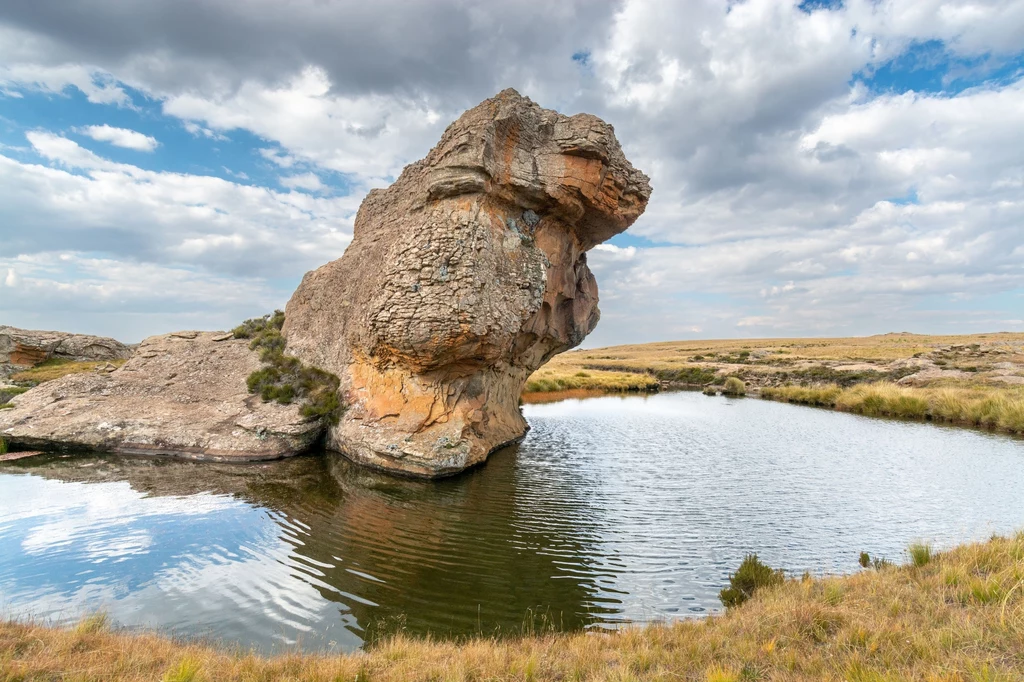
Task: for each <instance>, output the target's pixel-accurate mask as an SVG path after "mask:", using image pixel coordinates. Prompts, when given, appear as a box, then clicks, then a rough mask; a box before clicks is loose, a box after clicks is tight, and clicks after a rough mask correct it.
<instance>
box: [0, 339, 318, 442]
mask: <svg viewBox="0 0 1024 682" xmlns="http://www.w3.org/2000/svg"><path fill="white" fill-rule="evenodd" d="M259 367H260V361H259V358H258V356H257V355H256V353H254V352H253V351H251V350H250V349H249V344H248V342H247V341H244V340H236V339H233V338H231V335H230V334H223V333H216V332H215V333H209V332H206V333H203V332H194V331H189V332H177V333H174V334H166V335H163V336H154V337H150V338H148V339H146V340H145V341H143V342H142V343H141V344H140V345H139V348H138V350H137V351H136V352H135V353H134V354H133V355H132V357H131V359H129V360H128V362H126V363H125V364H124V365H123V366H122V367H120V368H118V369H116V370H113V371H103V372H99V373H87V374H73V375H69V376H65V377H63V378H61V379H57V380H54V381H50V382H47V383H45V384H41V385H39V386H37V387H36V388H33V389H32V390H31V391H28V392H27V393H24V394H22V395H19V396H16V397H14V398H13V399H12V400H11V403H12V404H13V405H14V407H13V408H12V409H5V410H0V436H2V437H4V438H5V439H6V440H7V441H8V442H9V443H10V444H11V445H13V446H16V447H29V448H43V449H63V450H74V449H89V450H100V451H104V452H119V453H131V454H154V455H177V456H181V457H189V458H193V459H212V460H218V461H224V460H236V461H239V460H241V461H248V460H261V459H276V458H279V457H285V456H288V455H294V454H297V453H299V452H302V451H303V450H305V449H306V448H308V447H309V445H310V444H311V443H312V441H313V440H315V439H316V438H317V436H318V435H319V434H320V432H321V426H320V424H319V423H318V422H311V421H309V420H307V419H303V418H302V417H301V416H300V415H299V410H298V407H297V406H295V405H279V404H277V403H264V402H263V401H261V400H260V398H259V396H254V395H250V394H249V392H248V390H247V388H246V384H245V380H246V377H248V376H249V374H250V373H251V372H253V371H254V370H256V369H259Z"/></svg>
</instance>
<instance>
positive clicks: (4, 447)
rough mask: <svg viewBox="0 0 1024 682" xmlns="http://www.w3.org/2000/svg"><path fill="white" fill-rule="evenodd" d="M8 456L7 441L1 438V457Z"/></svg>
mask: <svg viewBox="0 0 1024 682" xmlns="http://www.w3.org/2000/svg"><path fill="white" fill-rule="evenodd" d="M6 454H7V441H5V440H4V439H3V438H0V455H6Z"/></svg>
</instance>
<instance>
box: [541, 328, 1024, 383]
mask: <svg viewBox="0 0 1024 682" xmlns="http://www.w3.org/2000/svg"><path fill="white" fill-rule="evenodd" d="M972 344H984V345H986V346H992V345H996V346H1002V347H1005V348H1006V349H1007V350H1008V351H1010V352H1009V353H1007V354H1006V355H1004V356H1001V357H1000V359H1002V360H1008V361H1012V362H1018V363H1024V333H1012V332H1000V333H992V334H971V335H963V336H931V335H925V334H882V335H878V336H864V337H849V338H828V339H813V338H808V339H728V340H708V341H664V342H658V343H645V344H636V345H626V346H611V347H608V348H595V349H589V350H574V351H570V352H568V353H562V354H561V355H556V356H555V357H554V358H552V359H551V361H550V362H549V363H548V364H547V365H545V367H544V368H542V370H543V369H550V370H553V371H557V372H560V373H561V374H571V373H572V372H575V371H579V370H590V369H611V370H617V371H630V372H650V373H655V372H659V371H678V370H681V369H686V368H688V367H693V366H694V363H704V364H707V363H709V362H711V363H713V364H719V365H720V364H726V365H728V364H730V362H729V361H730V360H740V359H741V356H742V354H743V353H744V352H746V353H747V354H757V353H759V352H760V353H762V354H764V355H765V357H764V358H763V359H760V360H757V361H756V362H755V363H754V364H750V365H748V369H750V370H755V371H756V370H757V369H758V368H759V367H763V368H769V367H772V366H780V365H792V364H798V363H800V362H801V361H807V362H823V361H834V362H843V363H858V362H867V363H888V362H891V361H893V360H903V359H907V358H911V357H913V356H914V355H916V354H919V353H927V352H930V351H932V350H934V349H935V348H937V347H940V346H950V345H972ZM742 361H743V362H749V359H743V360H742Z"/></svg>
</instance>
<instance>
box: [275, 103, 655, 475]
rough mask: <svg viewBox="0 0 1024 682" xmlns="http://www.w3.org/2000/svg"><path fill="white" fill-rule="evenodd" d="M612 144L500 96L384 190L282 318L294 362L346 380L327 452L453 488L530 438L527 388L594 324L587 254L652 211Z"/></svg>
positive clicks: (569, 121)
mask: <svg viewBox="0 0 1024 682" xmlns="http://www.w3.org/2000/svg"><path fill="white" fill-rule="evenodd" d="M650 193H651V189H650V185H649V184H648V178H647V176H645V175H644V174H643V173H641V172H640V171H638V170H636V169H634V168H633V167H632V165H630V163H629V162H628V161H627V160H626V158H625V156H624V155H623V153H622V150H621V148H620V147H619V143H618V142H617V141H616V139H615V135H614V131H613V130H612V127H611V126H609V125H608V124H606V123H604V122H603V121H601V120H600V119H598V118H596V117H594V116H591V115H588V114H578V115H576V116H571V117H570V116H563V115H561V114H558V113H556V112H554V111H550V110H546V109H542V108H540V107H539V106H537V105H536V104H534V103H533V102H531V101H530V100H529V99H527V98H525V97H522V96H521V95H519V93H517V92H515V91H514V90H505V91H504V92H502V93H500V94H499V95H498V96H497V97H495V98H493V99H489V100H487V101H485V102H483V103H482V104H480V105H479V106H477V107H475V108H473V109H471V110H469V111H467V112H466V113H465V114H463V116H462V117H461V118H459V120H457V121H456V122H455V123H453V124H452V125H450V126H449V127H448V129H447V130H446V131H445V133H444V135H443V137H442V138H441V141H440V142H439V143H438V145H437V146H436V147H435V148H434V149H433V150H432V151H431V152H430V153H429V154H428V155H427V156H426V158H424V159H423V160H422V161H419V162H417V163H414V164H412V165H410V166H408V167H407V168H406V169H405V170H404V171H403V173H402V174H401V176H400V177H399V178H398V180H397V181H396V182H395V183H394V184H393V185H391V187H389V188H387V189H385V190H373V191H372V192H370V194H369V195H368V196H367V197H366V199H365V200H364V201H363V203H362V206H361V207H360V209H359V213H358V215H357V217H356V221H355V230H354V236H353V240H352V243H351V244H350V245H349V247H348V249H347V250H346V252H345V254H344V256H342V258H340V259H339V260H336V261H333V262H331V263H328V264H327V265H324V266H323V267H321V268H319V269H318V270H315V271H313V272H310V273H308V274H307V275H306V276H305V278H304V279H303V281H302V284H301V285H300V286H299V288H298V290H297V291H296V292H295V294H294V295H293V296H292V298H291V300H290V301H289V303H288V307H287V308H286V311H285V312H286V321H285V326H284V334H285V337H286V338H287V352H288V353H291V354H294V355H296V356H298V357H299V358H301V359H302V360H304V361H305V362H307V363H309V364H311V365H314V366H317V367H320V368H323V369H325V370H327V371H330V372H333V373H334V374H336V375H338V377H339V378H340V379H341V392H342V395H343V398H344V402H345V403H347V405H348V409H347V411H346V412H345V414H344V416H343V417H342V419H341V421H340V423H339V424H338V425H337V426H333V427H331V428H330V429H329V433H328V445H329V447H332V448H334V449H337V450H339V451H341V452H342V453H344V454H346V455H347V456H348V457H350V458H352V459H354V460H356V461H358V462H361V463H364V464H369V465H372V466H376V467H380V468H384V469H389V470H394V471H399V472H404V473H408V474H413V475H420V476H441V475H445V474H450V473H454V472H457V471H461V470H463V469H465V468H467V467H469V466H472V465H474V464H477V463H479V462H481V461H483V460H484V459H485V458H486V457H487V455H488V454H489V453H490V452H492V451H493V450H494V449H496V448H498V447H500V446H501V445H503V444H505V443H508V442H511V441H514V440H516V439H518V438H520V437H522V435H523V434H524V433H525V431H526V428H527V426H526V422H525V420H524V419H523V417H522V415H521V414H520V411H519V408H518V401H519V396H520V393H521V392H522V389H523V386H524V384H525V382H526V379H527V378H528V377H529V375H530V374H531V373H532V372H533V371H534V370H535V369H537V368H538V367H540V366H541V365H542V364H544V363H545V362H546V361H547V360H548V359H549V358H551V357H552V356H553V355H555V354H556V353H560V352H562V351H564V350H567V349H569V348H572V347H573V346H576V345H578V344H579V343H580V342H581V341H582V340H583V339H584V337H585V336H586V335H587V334H588V333H589V332H590V331H591V330H593V328H594V326H595V325H596V324H597V321H598V318H599V312H598V308H597V300H598V297H597V283H596V281H595V279H594V276H593V274H591V272H590V269H589V268H588V267H587V257H586V253H587V251H588V250H589V249H591V248H592V247H594V246H595V245H597V244H599V243H601V242H603V241H605V240H607V239H608V238H610V237H612V236H613V235H615V234H618V233H620V232H622V231H623V230H625V229H626V228H627V227H628V226H629V225H630V224H632V223H633V221H635V220H636V219H637V218H638V217H639V216H640V214H641V213H643V211H644V208H645V207H646V205H647V201H648V198H649V197H650Z"/></svg>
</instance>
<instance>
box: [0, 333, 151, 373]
mask: <svg viewBox="0 0 1024 682" xmlns="http://www.w3.org/2000/svg"><path fill="white" fill-rule="evenodd" d="M131 354H132V349H131V348H130V347H129V346H126V345H125V344H123V343H121V342H120V341H115V340H114V339H108V338H105V337H102V336H89V335H88V334H69V333H67V332H49V331H36V330H32V329H18V328H16V327H8V326H2V325H0V378H4V377H7V376H9V375H10V374H12V373H14V372H16V371H18V370H21V369H26V368H28V367H33V366H35V365H38V364H39V363H40V362H45V361H46V360H52V359H54V358H57V359H62V360H77V361H87V360H126V359H127V358H128V356H130V355H131Z"/></svg>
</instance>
